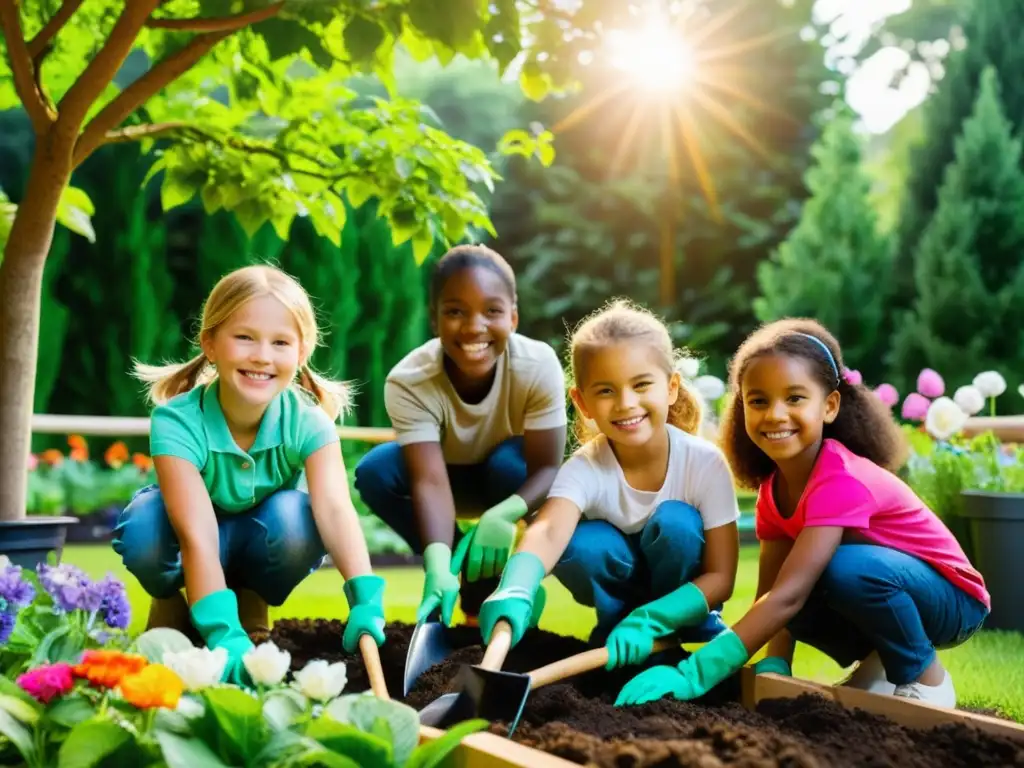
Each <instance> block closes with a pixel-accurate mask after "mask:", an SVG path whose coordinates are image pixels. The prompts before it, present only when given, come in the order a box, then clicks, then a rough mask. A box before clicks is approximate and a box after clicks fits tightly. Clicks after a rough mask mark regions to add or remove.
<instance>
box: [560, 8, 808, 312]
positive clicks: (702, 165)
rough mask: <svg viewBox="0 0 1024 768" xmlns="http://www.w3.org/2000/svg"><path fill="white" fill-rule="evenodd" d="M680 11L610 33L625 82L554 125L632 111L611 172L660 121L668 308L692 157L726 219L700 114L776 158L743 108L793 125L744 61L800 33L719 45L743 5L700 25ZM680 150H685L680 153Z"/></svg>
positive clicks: (657, 12)
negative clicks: (760, 89)
mask: <svg viewBox="0 0 1024 768" xmlns="http://www.w3.org/2000/svg"><path fill="white" fill-rule="evenodd" d="M752 1H753V2H763V0H752ZM680 5H681V4H679V3H674V4H673V7H674V8H675V9H676V11H677V12H676V13H674V14H673V15H669V14H666V13H665V12H664V10H663V9H662V8H661V4H660V3H654V4H651V5H648V6H647V7H646V9H643V10H640V11H639V12H638V13H637V14H635V16H634V18H636V20H637V23H636V25H635V26H632V27H630V28H628V29H616V30H609V31H608V32H607V33H606V34H605V36H604V40H603V49H602V51H601V54H603V55H602V56H601V58H602V59H603V62H602V63H603V64H606V65H607V66H608V67H609V69H611V70H612V71H617V72H618V73H619V74H620V76H618V77H614V78H611V81H610V82H609V83H607V84H606V85H605V86H604V87H602V88H601V89H600V90H598V91H597V92H596V93H594V94H593V95H592V96H591V97H590V98H588V99H587V100H586V101H584V102H583V103H582V104H580V105H579V106H578V107H577V108H576V109H574V110H573V111H572V112H571V113H569V114H568V115H566V116H565V117H564V118H563V119H562V120H560V121H559V122H558V123H556V124H555V126H554V127H553V131H554V132H555V133H556V134H560V133H564V132H565V131H567V130H568V129H569V128H571V127H573V126H575V125H578V124H580V123H581V122H583V121H584V120H586V119H587V118H590V117H592V116H594V115H595V113H596V112H597V111H598V110H600V109H601V108H608V107H609V106H611V105H614V106H615V108H616V109H618V108H620V107H622V106H626V108H627V109H631V112H630V114H628V116H625V121H626V123H625V129H624V130H623V131H622V132H621V134H620V135H619V137H618V139H617V146H616V147H615V150H614V151H613V153H612V158H611V163H610V165H609V172H610V173H615V171H616V170H617V168H618V167H619V166H620V165H621V164H622V163H623V162H624V160H625V157H626V156H627V153H628V152H629V150H630V148H631V146H632V145H633V143H634V142H635V140H636V137H637V133H638V130H639V129H640V127H641V126H642V125H643V124H644V123H645V122H646V121H647V120H653V121H656V125H657V127H658V128H659V131H658V133H659V141H660V143H661V154H662V156H663V158H664V161H665V164H666V166H667V171H668V181H669V187H670V188H669V189H668V190H666V192H667V194H666V203H665V206H664V214H663V216H662V220H661V222H660V229H661V233H660V234H661V237H660V240H661V254H660V263H661V269H662V280H661V297H662V301H663V303H665V304H671V303H673V301H674V293H675V274H674V273H675V270H674V267H673V264H674V252H675V230H676V225H677V219H678V215H679V209H680V207H681V206H679V205H678V204H677V202H676V201H677V198H676V193H677V190H678V189H679V186H680V184H679V182H680V180H681V176H682V171H681V167H680V162H681V156H682V155H683V154H684V152H685V156H686V157H687V158H688V159H689V166H690V168H691V169H692V171H693V173H694V175H695V177H696V182H697V184H698V185H699V187H700V189H701V192H702V194H703V196H704V199H705V200H706V202H707V205H708V209H709V210H710V212H711V215H712V217H713V218H714V219H715V220H717V221H721V210H720V207H719V204H718V195H717V193H716V190H715V183H714V178H713V175H712V173H711V170H710V169H709V166H708V162H707V161H706V158H705V152H704V151H703V149H702V147H701V145H700V139H699V136H698V131H697V113H698V112H699V113H700V115H701V116H702V117H703V116H705V115H706V116H709V117H710V118H711V119H713V120H714V121H716V122H717V123H718V124H720V125H721V126H723V127H724V128H725V129H726V130H727V131H728V132H729V133H731V134H733V135H735V136H736V137H737V138H738V139H739V140H740V141H742V142H743V143H744V144H745V145H747V146H748V147H749V148H750V149H751V150H752V151H753V152H755V153H756V154H757V155H759V156H760V157H762V158H763V159H765V160H769V159H770V153H769V152H768V150H767V149H766V148H765V147H764V145H763V144H762V142H761V141H759V140H758V138H757V136H755V135H754V134H753V133H752V132H751V130H750V129H749V128H747V127H745V126H744V125H743V123H742V122H741V121H740V120H738V119H737V118H736V115H735V107H741V108H743V109H754V110H756V111H759V112H762V113H766V114H771V115H772V116H773V117H775V118H776V119H779V118H782V119H785V120H792V118H791V117H790V116H789V115H787V114H786V113H785V112H783V111H781V110H779V109H778V108H777V107H774V106H773V105H771V104H769V103H768V102H766V101H765V100H764V99H762V98H759V97H758V96H756V95H754V94H752V93H750V92H749V91H748V90H746V89H745V88H744V87H743V86H742V85H741V83H742V82H743V80H744V77H743V76H744V74H749V73H745V72H743V71H742V70H741V68H740V67H738V66H737V62H738V61H739V60H740V58H741V57H743V58H747V57H749V56H750V54H751V53H753V52H756V51H757V50H759V49H761V48H764V47H766V46H769V45H770V44H771V43H773V42H774V41H776V40H778V39H780V38H782V37H785V36H791V35H794V34H795V33H796V30H794V29H793V28H791V27H790V28H783V29H779V30H778V31H774V32H771V33H769V34H761V35H757V36H755V37H750V38H747V39H741V40H737V39H730V40H727V41H724V42H721V43H717V42H716V43H714V44H713V43H712V39H715V40H716V41H717V40H718V38H719V37H728V30H729V27H730V25H731V23H733V22H734V21H736V19H737V17H739V15H740V14H741V13H742V12H743V10H744V6H743V5H742V4H741V3H737V4H736V5H735V6H733V7H732V8H730V9H729V10H727V11H723V12H720V13H716V14H714V15H711V16H709V17H707V18H705V19H701V20H695V14H694V13H692V10H693V6H692V5H691V4H686V5H687V6H688V7H687V8H686V10H687V11H691V12H689V13H687V12H678V11H679V6H680ZM719 33H724V34H721V35H720V34H719ZM680 147H681V148H682V149H683V150H684V152H680V151H679V148H680Z"/></svg>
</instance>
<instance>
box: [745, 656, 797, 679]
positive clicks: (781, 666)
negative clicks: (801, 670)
mask: <svg viewBox="0 0 1024 768" xmlns="http://www.w3.org/2000/svg"><path fill="white" fill-rule="evenodd" d="M765 672H771V673H772V674H775V675H783V676H785V677H792V676H793V670H792V668H791V667H790V666H789V662H788V661H786V660H785V659H784V658H782V657H781V656H765V657H764V658H763V659H761V660H760V661H759V662H757V663H756V664H755V665H754V674H755V675H760V674H763V673H765Z"/></svg>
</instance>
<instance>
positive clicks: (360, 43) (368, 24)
mask: <svg viewBox="0 0 1024 768" xmlns="http://www.w3.org/2000/svg"><path fill="white" fill-rule="evenodd" d="M386 36H387V32H385V30H384V27H382V26H381V25H380V24H378V23H377V22H375V21H373V20H371V19H367V18H366V17H364V16H353V17H352V18H351V19H349V22H348V24H346V25H345V31H344V32H343V33H342V39H343V40H344V42H345V50H346V51H348V53H349V55H350V56H351V57H352V58H353V59H354V60H355V61H358V62H367V61H370V60H371V59H372V58H373V56H374V54H376V53H377V49H378V48H379V47H380V44H381V43H383V42H384V38H385V37H386Z"/></svg>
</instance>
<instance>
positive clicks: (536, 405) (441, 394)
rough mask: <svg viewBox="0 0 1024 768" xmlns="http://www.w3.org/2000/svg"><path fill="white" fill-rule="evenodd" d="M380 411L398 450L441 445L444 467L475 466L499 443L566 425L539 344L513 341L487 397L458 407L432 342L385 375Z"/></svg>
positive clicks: (554, 375)
mask: <svg viewBox="0 0 1024 768" xmlns="http://www.w3.org/2000/svg"><path fill="white" fill-rule="evenodd" d="M384 404H385V407H386V408H387V411H388V416H389V417H390V419H391V424H392V426H394V428H395V432H396V433H397V440H398V443H399V445H410V444H412V443H430V442H440V443H441V451H442V453H443V454H444V459H445V463H447V464H453V465H464V464H479V463H481V462H482V461H483V460H484V459H486V458H487V455H488V454H489V453H490V452H491V451H492V450H494V448H495V447H497V445H498V444H499V443H502V442H504V441H505V440H507V439H508V438H510V437H514V436H516V435H522V434H523V432H524V431H526V430H544V429H555V428H557V427H561V426H564V425H565V424H566V420H567V419H566V412H565V375H564V373H563V371H562V365H561V363H560V362H559V360H558V355H557V354H555V350H554V349H552V348H551V346H550V345H548V344H545V343H544V342H542V341H535V340H534V339H530V338H527V337H525V336H520V335H519V334H516V333H513V334H512V335H511V336H510V337H509V339H508V347H507V348H506V350H505V352H504V354H502V356H501V357H500V358H499V360H498V364H497V371H496V373H495V376H494V383H493V384H492V385H491V391H490V392H488V393H487V396H486V397H484V399H483V400H481V401H480V402H479V403H475V404H470V403H466V402H463V400H462V399H461V398H460V397H459V395H458V393H457V392H456V391H455V388H454V387H453V386H452V383H451V380H450V379H449V378H448V374H447V373H446V372H445V370H444V350H443V349H442V347H441V342H440V340H438V339H436V338H435V339H431V340H430V341H428V342H427V343H426V344H423V345H421V346H419V347H417V348H416V349H414V350H413V351H412V352H410V353H409V354H408V355H406V356H405V357H404V358H402V360H400V361H399V362H398V364H397V365H395V367H394V368H392V369H391V372H390V373H389V374H388V377H387V381H386V382H385V384H384Z"/></svg>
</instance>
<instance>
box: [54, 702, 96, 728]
mask: <svg viewBox="0 0 1024 768" xmlns="http://www.w3.org/2000/svg"><path fill="white" fill-rule="evenodd" d="M95 714H96V710H95V708H94V707H93V706H92V704H90V703H89V700H88V699H86V698H85V697H84V696H82V695H80V694H73V695H71V696H65V697H64V698H62V699H61V700H60V701H58V702H56V703H55V704H53V705H51V706H50V708H49V709H47V710H46V717H47V719H48V720H50V721H52V722H54V723H57V724H58V725H63V726H64V727H65V728H74V727H75V726H76V725H78V724H79V723H81V722H84V721H86V720H88V719H89V718H90V717H92V716H93V715H95Z"/></svg>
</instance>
